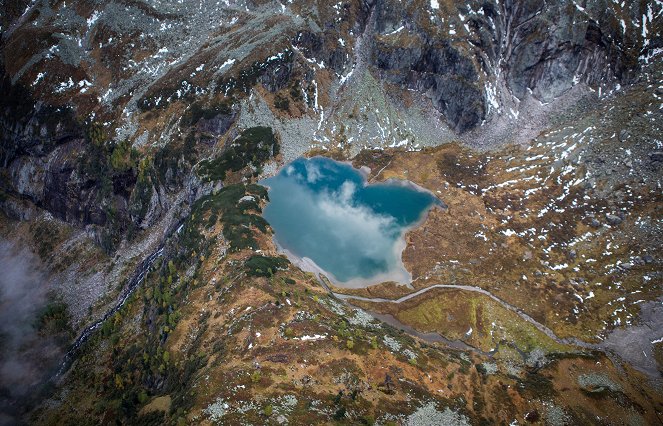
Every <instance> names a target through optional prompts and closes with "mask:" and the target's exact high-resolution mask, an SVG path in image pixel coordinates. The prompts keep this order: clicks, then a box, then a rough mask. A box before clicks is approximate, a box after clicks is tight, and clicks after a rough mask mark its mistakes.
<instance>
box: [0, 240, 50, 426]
mask: <svg viewBox="0 0 663 426" xmlns="http://www.w3.org/2000/svg"><path fill="white" fill-rule="evenodd" d="M0 271H2V272H1V273H0V425H4V424H16V423H15V422H16V421H17V418H18V416H20V414H21V412H23V411H25V410H26V409H28V408H29V406H30V401H31V400H33V398H35V397H37V395H38V394H39V393H40V391H41V390H42V389H43V387H42V385H43V384H44V383H46V382H47V380H48V378H49V376H50V374H51V372H52V370H53V369H54V368H55V366H57V363H58V362H59V360H60V358H61V357H62V348H61V345H60V344H58V336H57V335H56V334H57V333H53V331H54V330H53V327H51V326H50V325H49V322H50V319H51V317H52V316H53V313H52V312H49V311H48V309H49V308H51V306H52V305H50V304H49V303H48V302H49V301H48V296H47V291H48V284H47V280H46V274H45V273H44V271H43V268H42V265H41V262H40V260H39V259H38V258H37V257H36V256H35V255H34V254H32V253H31V252H30V251H29V250H27V249H25V248H21V247H18V246H17V245H14V244H11V243H9V242H7V241H3V240H0ZM60 309H61V308H60ZM51 310H53V309H52V308H51ZM55 312H57V309H55ZM49 315H50V317H49Z"/></svg>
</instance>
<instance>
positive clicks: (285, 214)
mask: <svg viewBox="0 0 663 426" xmlns="http://www.w3.org/2000/svg"><path fill="white" fill-rule="evenodd" d="M261 184H263V185H265V186H267V187H269V198H270V202H269V203H268V205H267V206H266V207H265V209H264V212H263V215H264V217H265V219H266V220H267V221H268V222H269V224H270V225H271V226H272V228H273V229H274V233H275V238H276V241H277V242H278V243H279V245H280V246H282V247H283V248H285V249H287V250H289V251H290V252H291V253H293V254H294V255H296V256H297V257H300V258H303V257H307V258H309V259H312V260H313V261H314V262H315V263H316V264H317V265H318V266H319V267H320V268H321V269H323V270H324V271H326V272H327V273H328V274H330V275H331V276H330V278H331V279H332V280H334V281H336V282H337V283H339V284H343V283H348V282H357V281H362V282H364V281H370V280H373V279H376V280H377V281H378V282H379V281H381V280H386V279H394V280H395V281H399V280H400V281H403V280H404V279H406V277H407V276H409V275H408V274H407V271H405V270H404V268H403V266H402V262H401V261H400V255H401V251H402V249H403V245H404V242H403V239H402V235H403V232H404V230H405V229H406V228H407V227H409V226H411V225H412V224H414V223H416V222H417V221H419V219H420V218H421V217H422V215H423V213H424V212H425V211H427V209H428V208H429V207H430V206H431V205H433V204H434V203H439V201H438V200H437V199H436V198H435V197H434V196H432V195H431V194H430V193H427V192H423V191H419V190H417V189H414V188H413V187H411V186H407V185H406V184H405V183H404V182H403V183H398V182H389V183H379V184H371V185H367V184H366V181H365V179H364V177H363V176H362V174H361V173H360V172H359V171H358V170H356V169H354V168H353V167H352V166H350V165H348V164H344V163H339V162H337V161H334V160H330V159H328V158H323V157H315V158H312V159H303V158H300V159H298V160H296V161H294V162H293V163H291V164H290V165H288V166H286V167H285V168H284V169H283V170H282V171H281V173H279V174H278V175H277V176H274V177H272V178H269V179H265V180H263V181H261Z"/></svg>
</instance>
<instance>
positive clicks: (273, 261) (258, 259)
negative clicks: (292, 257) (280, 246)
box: [244, 255, 290, 277]
mask: <svg viewBox="0 0 663 426" xmlns="http://www.w3.org/2000/svg"><path fill="white" fill-rule="evenodd" d="M289 263H290V262H288V260H287V259H286V258H284V257H268V256H260V255H255V256H251V257H250V258H249V260H247V261H246V262H245V263H244V267H245V268H246V273H247V274H248V275H251V276H254V277H271V276H272V275H274V274H275V273H276V272H277V271H279V270H282V269H286V268H287V267H288V265H289Z"/></svg>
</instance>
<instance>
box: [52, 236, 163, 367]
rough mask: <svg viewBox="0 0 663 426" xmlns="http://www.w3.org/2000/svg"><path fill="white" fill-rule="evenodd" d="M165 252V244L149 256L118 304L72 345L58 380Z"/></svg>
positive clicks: (132, 278) (142, 263)
mask: <svg viewBox="0 0 663 426" xmlns="http://www.w3.org/2000/svg"><path fill="white" fill-rule="evenodd" d="M163 250H164V244H162V245H161V246H159V248H158V249H157V250H155V251H154V252H152V254H150V255H149V256H147V258H145V260H143V261H142V262H141V263H140V264H139V265H138V267H137V268H136V270H135V271H134V274H133V275H132V277H131V279H130V280H129V283H128V285H127V286H126V288H125V289H124V291H123V292H122V294H121V296H120V298H119V300H118V301H117V303H116V304H115V305H114V306H113V307H112V308H111V309H110V310H108V311H107V312H106V313H105V314H104V315H103V316H102V317H101V318H100V319H99V320H97V321H96V322H94V323H92V324H91V325H89V326H88V327H87V328H85V330H83V332H82V333H81V334H80V335H79V336H78V338H77V339H76V340H75V341H74V343H73V344H72V345H71V347H70V348H69V350H68V351H67V353H66V354H65V356H64V359H63V361H62V363H61V364H60V368H59V369H58V372H57V373H56V375H55V378H58V377H60V376H62V375H63V374H64V373H65V372H67V370H68V369H69V367H70V366H71V364H72V363H73V361H74V359H75V358H76V355H77V354H78V351H79V350H80V348H81V346H83V344H84V343H85V342H87V340H88V339H89V338H90V336H92V334H93V333H94V332H95V331H96V330H98V329H99V328H100V327H101V326H102V325H103V323H104V322H105V321H106V320H107V319H108V318H110V317H111V316H113V315H115V313H116V312H118V311H119V310H120V309H122V307H123V306H124V305H125V303H126V302H127V300H129V297H130V296H131V295H132V294H133V292H134V291H135V290H136V289H137V288H138V286H139V285H140V284H141V283H142V282H143V281H144V280H145V277H146V276H147V273H148V272H149V271H150V268H151V267H152V265H154V262H156V260H157V259H159V258H160V257H161V256H162V255H163Z"/></svg>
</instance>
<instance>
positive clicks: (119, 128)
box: [0, 0, 663, 250]
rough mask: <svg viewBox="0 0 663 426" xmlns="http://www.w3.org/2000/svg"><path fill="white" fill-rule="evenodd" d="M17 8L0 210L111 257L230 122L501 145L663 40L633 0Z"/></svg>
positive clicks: (311, 141)
mask: <svg viewBox="0 0 663 426" xmlns="http://www.w3.org/2000/svg"><path fill="white" fill-rule="evenodd" d="M23 3H25V4H20V2H19V3H13V6H12V7H10V8H8V9H7V13H6V14H4V15H3V17H2V21H1V25H2V45H1V46H2V64H3V68H2V74H3V80H2V81H3V83H2V92H3V93H5V94H6V96H3V98H2V100H1V101H0V102H1V103H2V104H1V105H0V108H1V109H2V118H1V122H0V125H1V126H2V130H3V131H2V136H1V138H2V141H1V142H2V145H1V146H0V163H1V164H2V168H3V181H2V191H3V196H2V201H1V203H2V207H3V210H4V211H5V212H7V213H9V214H10V215H11V216H13V217H17V218H21V219H28V218H30V217H33V216H34V215H35V214H36V212H38V211H40V210H46V211H49V212H50V213H52V214H53V215H54V216H55V217H57V218H59V219H62V220H64V221H67V222H69V223H72V224H76V225H77V226H80V227H86V226H87V227H89V229H90V230H92V231H93V233H94V234H95V235H97V240H98V241H99V242H101V243H102V244H103V245H104V246H105V247H106V248H107V249H109V250H112V248H113V247H115V246H117V243H118V242H119V241H117V238H119V237H118V235H129V234H132V233H133V232H134V231H135V230H140V229H145V228H148V227H149V226H150V225H151V224H153V223H155V222H156V221H157V220H158V219H159V217H161V216H162V215H163V213H164V212H165V211H167V210H168V209H169V208H170V207H171V206H172V203H173V200H174V199H175V198H177V197H176V196H175V194H177V193H179V192H180V191H182V190H183V189H186V190H187V191H188V192H189V193H192V191H193V190H192V188H185V187H186V182H189V183H190V182H194V181H195V180H196V179H197V177H196V173H194V172H193V165H194V164H195V163H196V162H198V161H199V160H200V159H202V158H205V157H208V156H210V155H211V156H215V155H218V154H219V153H220V152H222V151H223V150H224V149H225V148H224V146H225V145H224V143H225V141H226V140H231V139H233V138H235V137H236V135H238V134H239V132H240V131H241V130H242V129H243V128H246V127H250V126H252V125H266V126H269V127H273V128H274V129H275V131H276V133H277V134H279V137H280V138H281V139H282V142H283V146H284V158H285V159H292V158H294V157H295V156H297V155H299V154H301V153H302V152H304V151H306V150H307V149H309V148H310V147H311V146H315V147H316V148H319V149H325V150H328V149H339V148H340V149H346V150H349V152H352V153H356V152H357V151H358V150H359V149H361V148H362V147H384V146H406V147H416V146H422V145H438V144H440V143H443V142H445V141H449V140H454V139H457V138H461V139H462V138H466V139H463V140H470V141H471V140H472V138H475V137H477V136H481V138H482V140H483V141H486V140H487V141H488V142H487V143H488V144H491V143H502V142H504V141H507V142H508V141H510V140H509V139H508V138H509V137H510V136H509V135H511V134H517V133H518V132H519V129H521V128H522V127H523V124H528V125H529V126H533V125H532V124H530V123H522V122H521V121H522V120H521V121H519V116H520V114H521V112H523V113H525V114H527V113H529V112H530V111H531V110H532V109H534V110H536V109H537V108H539V106H538V105H541V106H543V105H547V104H552V105H553V107H551V108H556V105H557V102H558V101H559V100H563V99H565V96H567V93H570V92H572V91H573V92H574V93H576V94H577V93H586V92H589V91H594V92H598V94H599V97H600V96H601V95H602V93H606V92H610V91H612V90H614V89H615V88H618V87H620V85H627V84H629V82H632V81H633V80H634V79H636V78H637V75H638V74H637V70H638V69H639V67H640V66H642V65H643V64H646V63H648V62H649V61H651V60H656V59H655V58H654V56H653V55H655V54H656V53H657V52H660V49H661V48H662V47H663V39H662V37H661V31H660V29H661V22H662V18H661V16H663V7H662V6H661V4H660V3H659V2H656V1H645V0H641V1H637V2H628V4H627V3H622V4H618V3H615V2H613V1H608V0H595V1H583V2H579V1H573V0H559V1H546V2H540V1H534V0H521V1H515V0H504V1H497V0H481V1H478V0H475V1H470V2H455V3H454V2H438V1H428V0H426V1H423V0H408V1H396V0H371V1H366V0H362V1H359V0H356V1H347V2H339V3H336V4H331V3H329V2H323V1H304V0H300V1H293V2H290V3H288V4H287V5H282V4H280V3H278V2H268V1H232V2H222V4H219V2H216V1H211V0H209V1H207V0H206V1H201V2H199V3H198V4H197V5H196V6H193V5H192V4H188V3H186V4H185V3H172V4H170V3H168V4H162V3H161V2H153V1H147V0H141V1H131V2H125V1H117V0H104V1H101V2H93V1H87V0H86V1H81V2H76V3H75V4H72V3H71V2H70V3H66V2H45V1H34V2H29V3H28V2H23ZM572 89H573V90H572ZM574 96H577V95H574ZM560 102H561V101H560ZM562 104H563V102H562ZM90 129H95V132H97V134H96V136H94V135H91V133H90ZM495 129H497V130H499V131H500V132H501V133H500V136H499V137H497V136H495V137H493V139H494V140H493V139H491V135H493V132H494V130H495ZM535 130H536V129H534V131H535ZM464 134H469V135H470V136H468V137H466V136H463V135H464ZM193 192H195V191H193ZM111 236H113V237H112V238H111ZM113 239H116V241H112V240H113Z"/></svg>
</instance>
